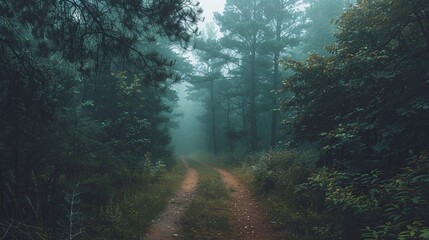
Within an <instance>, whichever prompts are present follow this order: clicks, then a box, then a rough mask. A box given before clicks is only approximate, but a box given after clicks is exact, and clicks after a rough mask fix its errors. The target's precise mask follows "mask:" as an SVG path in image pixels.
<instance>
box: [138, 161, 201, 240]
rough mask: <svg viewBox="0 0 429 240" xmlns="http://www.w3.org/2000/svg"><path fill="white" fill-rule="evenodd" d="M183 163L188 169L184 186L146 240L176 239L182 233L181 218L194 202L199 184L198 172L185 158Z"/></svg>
mask: <svg viewBox="0 0 429 240" xmlns="http://www.w3.org/2000/svg"><path fill="white" fill-rule="evenodd" d="M182 161H183V164H184V165H185V167H186V176H185V179H184V181H183V183H182V186H181V187H180V189H179V191H177V192H176V193H175V195H174V197H173V198H172V199H171V200H170V202H169V203H168V205H167V208H166V209H165V211H164V212H163V213H162V214H161V215H160V217H159V219H158V220H157V221H155V223H154V225H153V226H152V227H151V228H150V229H149V231H148V234H146V237H145V238H144V239H153V240H155V239H156V240H157V239H162V240H167V239H174V238H175V237H177V233H178V232H179V231H180V227H181V226H180V222H179V220H180V217H181V216H182V213H183V212H184V210H185V208H186V207H187V205H188V203H189V202H190V201H191V200H192V195H193V193H194V191H195V189H196V187H197V183H198V172H197V171H196V170H195V169H192V168H190V167H189V166H188V163H187V162H186V161H185V160H184V159H183V158H182Z"/></svg>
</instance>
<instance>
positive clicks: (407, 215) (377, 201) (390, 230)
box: [297, 154, 429, 239]
mask: <svg viewBox="0 0 429 240" xmlns="http://www.w3.org/2000/svg"><path fill="white" fill-rule="evenodd" d="M312 191H316V192H323V194H324V203H325V206H326V207H327V208H328V209H329V210H330V211H332V212H333V213H335V214H336V215H338V216H339V218H341V219H343V222H342V226H341V229H340V230H337V231H341V232H343V237H345V238H348V239H350V238H351V237H356V236H361V238H362V239H428V234H429V223H428V222H427V221H428V219H429V213H428V212H427V211H423V209H428V207H429V158H428V155H427V154H422V155H421V156H420V157H418V158H416V159H414V160H413V161H411V162H410V163H409V164H408V166H407V167H406V168H404V169H403V170H402V171H401V172H400V173H398V174H397V175H395V176H393V177H391V178H383V175H382V172H381V171H378V170H373V171H371V172H370V173H364V174H357V173H347V172H341V171H335V170H331V169H328V168H323V169H321V170H319V171H317V172H316V173H314V174H312V175H311V176H310V177H309V178H308V182H306V183H304V184H301V185H299V186H298V187H297V194H304V193H306V194H308V192H312ZM356 230H360V232H357V231H356Z"/></svg>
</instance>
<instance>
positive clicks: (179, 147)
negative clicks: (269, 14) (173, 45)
mask: <svg viewBox="0 0 429 240" xmlns="http://www.w3.org/2000/svg"><path fill="white" fill-rule="evenodd" d="M199 2H200V6H201V7H202V8H203V10H204V12H203V17H204V22H200V23H199V29H200V31H204V30H205V25H206V24H207V23H209V22H214V18H213V13H215V12H222V11H223V8H224V6H225V0H200V1H199ZM174 89H176V90H177V92H178V95H179V102H178V104H179V107H177V108H176V109H175V112H177V113H182V114H183V117H180V118H179V119H177V121H178V122H179V127H178V128H176V129H172V130H171V135H172V143H173V145H174V146H175V150H176V152H177V153H181V154H186V153H193V152H201V151H204V150H205V149H206V148H207V146H206V145H205V142H207V141H206V139H205V136H204V130H203V128H204V125H203V123H202V122H201V121H200V120H198V117H199V116H200V115H201V114H202V112H203V107H202V106H201V103H200V102H196V101H192V100H189V99H186V98H187V95H188V94H187V93H186V83H184V82H182V83H179V84H177V85H176V86H175V87H174ZM196 129H198V130H196ZM191 143H192V144H191Z"/></svg>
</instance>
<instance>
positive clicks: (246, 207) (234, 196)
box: [145, 157, 284, 240]
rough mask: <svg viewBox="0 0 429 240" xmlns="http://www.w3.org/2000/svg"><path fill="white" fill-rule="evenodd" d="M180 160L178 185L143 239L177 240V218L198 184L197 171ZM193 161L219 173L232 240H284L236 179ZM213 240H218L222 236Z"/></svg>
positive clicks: (184, 208) (244, 187)
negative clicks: (182, 169) (183, 169)
mask: <svg viewBox="0 0 429 240" xmlns="http://www.w3.org/2000/svg"><path fill="white" fill-rule="evenodd" d="M182 161H183V163H184V165H185V167H186V170H187V171H186V176H185V179H184V181H183V183H182V186H181V188H180V189H179V191H178V192H177V193H176V194H175V197H174V198H173V199H172V200H171V201H170V202H169V204H168V206H167V208H166V209H165V211H164V212H163V213H162V214H161V215H160V216H162V217H161V218H160V219H158V220H157V221H156V222H155V223H154V225H153V226H152V227H151V228H150V229H149V232H148V234H147V235H146V238H145V239H151V240H155V239H159V240H161V239H162V240H164V239H180V236H179V235H178V234H179V233H180V230H181V224H180V217H181V216H182V215H183V213H184V212H185V211H186V208H187V206H188V204H189V202H190V201H191V200H192V197H193V195H194V192H195V190H196V188H197V185H198V182H199V177H198V171H197V170H196V169H194V168H191V167H189V165H188V163H187V160H186V159H185V158H184V157H182ZM196 162H198V163H200V164H201V165H203V166H205V167H208V168H211V169H213V170H215V171H216V172H217V173H219V175H220V177H221V178H222V181H223V183H224V184H225V186H226V189H227V190H228V194H229V195H230V198H229V199H230V202H229V211H230V212H231V215H230V221H231V225H232V228H233V230H232V231H233V235H234V236H235V237H234V239H246V240H262V239H264V240H275V239H284V238H281V237H279V235H278V234H275V232H274V230H273V229H272V226H271V225H270V223H269V221H268V219H267V218H266V216H265V215H264V213H263V211H262V209H261V208H260V207H259V204H258V202H257V200H256V199H255V197H254V196H253V195H252V194H251V193H250V191H249V190H248V189H247V188H246V186H245V185H243V184H242V183H240V182H239V181H238V180H237V178H236V177H234V176H233V175H232V174H231V173H229V172H228V171H226V170H224V169H222V168H219V167H214V166H211V165H208V164H206V163H204V162H201V161H198V160H196ZM216 239H219V240H221V239H222V237H219V238H216Z"/></svg>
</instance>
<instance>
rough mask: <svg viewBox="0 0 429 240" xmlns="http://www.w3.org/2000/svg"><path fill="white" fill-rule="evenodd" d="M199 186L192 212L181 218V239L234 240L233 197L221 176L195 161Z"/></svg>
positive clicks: (193, 201)
mask: <svg viewBox="0 0 429 240" xmlns="http://www.w3.org/2000/svg"><path fill="white" fill-rule="evenodd" d="M189 164H190V165H191V166H192V167H193V168H196V169H197V170H198V172H199V183H198V186H197V190H196V192H195V194H194V197H193V199H192V201H191V202H190V204H189V207H188V209H187V210H186V212H185V214H184V215H183V216H182V218H181V223H182V225H183V230H182V232H181V233H180V234H179V235H180V237H181V239H187V240H190V239H199V240H200V239H201V240H204V239H206V240H208V239H234V238H233V237H232V236H231V235H232V226H231V224H230V214H231V213H230V211H229V206H228V202H229V196H228V190H227V189H226V188H225V186H224V184H223V181H222V179H221V178H220V176H219V174H218V173H217V172H215V171H214V170H213V169H211V168H209V167H207V166H203V165H201V164H199V163H198V162H195V161H189Z"/></svg>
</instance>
